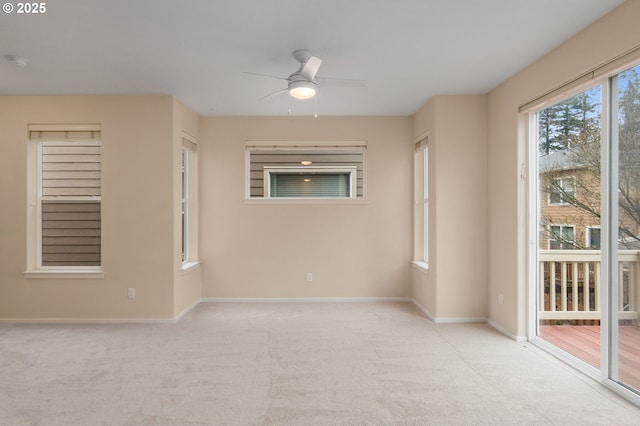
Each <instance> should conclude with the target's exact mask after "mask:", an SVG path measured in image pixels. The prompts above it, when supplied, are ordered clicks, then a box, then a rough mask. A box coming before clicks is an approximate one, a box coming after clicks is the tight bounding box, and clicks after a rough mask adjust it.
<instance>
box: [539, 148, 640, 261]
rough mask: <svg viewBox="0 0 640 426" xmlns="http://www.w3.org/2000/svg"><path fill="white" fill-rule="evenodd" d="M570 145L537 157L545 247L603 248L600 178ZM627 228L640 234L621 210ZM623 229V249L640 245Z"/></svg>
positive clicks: (540, 244) (542, 235) (635, 225)
mask: <svg viewBox="0 0 640 426" xmlns="http://www.w3.org/2000/svg"><path fill="white" fill-rule="evenodd" d="M577 157H578V155H577V154H576V153H575V152H573V151H571V150H570V149H564V150H561V151H556V152H552V153H550V154H547V155H542V156H540V157H539V158H538V170H539V173H540V242H539V246H540V248H541V249H542V250H546V249H549V250H571V249H583V250H585V249H586V250H600V216H599V212H600V179H599V178H598V177H597V176H596V175H597V174H596V173H594V172H593V170H590V169H589V166H588V165H586V164H582V163H580V162H579V161H578V160H577ZM619 214H620V218H621V219H620V221H621V225H622V227H623V228H624V229H626V230H628V231H630V232H631V233H632V234H633V235H640V224H639V223H638V222H637V221H636V220H634V219H633V218H632V217H630V215H629V214H626V212H624V211H620V213H619ZM639 248H640V247H638V242H637V239H634V238H629V235H625V234H624V232H621V235H620V249H639Z"/></svg>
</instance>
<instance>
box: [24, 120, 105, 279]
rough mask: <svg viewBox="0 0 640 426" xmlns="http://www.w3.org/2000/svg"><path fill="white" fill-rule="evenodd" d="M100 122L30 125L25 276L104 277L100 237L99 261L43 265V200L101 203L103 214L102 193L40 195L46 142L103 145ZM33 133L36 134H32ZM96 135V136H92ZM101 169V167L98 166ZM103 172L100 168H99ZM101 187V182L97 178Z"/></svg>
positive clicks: (41, 192) (101, 226)
mask: <svg viewBox="0 0 640 426" xmlns="http://www.w3.org/2000/svg"><path fill="white" fill-rule="evenodd" d="M47 132H52V134H55V135H59V134H63V132H67V133H66V134H67V135H69V134H72V133H74V132H83V133H87V134H88V135H91V136H90V137H88V138H82V137H80V138H77V137H71V136H68V137H67V138H63V139H61V138H59V137H58V138H48V137H47V136H46V134H47ZM100 132H101V130H100V125H92V124H87V125H55V124H53V125H37V124H34V125H29V135H30V136H29V141H28V143H27V156H28V158H29V162H28V167H27V197H28V199H29V200H30V202H29V204H30V207H31V208H30V209H29V210H28V213H27V267H26V270H25V271H24V272H23V276H24V277H25V278H65V279H66V278H84V279H86V278H104V272H103V266H104V265H103V250H102V238H101V240H100V247H101V248H100V265H95V266H85V265H65V266H61V265H43V253H42V251H43V241H42V238H43V232H42V225H43V224H42V221H43V208H42V204H43V201H61V202H64V201H69V202H71V203H73V202H89V203H93V202H96V203H100V212H101V215H102V211H103V201H102V195H99V196H96V195H92V196H66V195H65V196H45V195H43V189H42V188H43V162H42V159H43V149H44V146H45V143H48V142H50V143H60V142H63V143H64V142H68V143H76V142H77V143H83V144H85V145H86V144H89V145H95V146H98V147H100V148H102V139H101V137H100ZM33 134H38V135H39V136H37V137H33V136H32V135H33ZM95 135H97V136H95ZM102 163H103V158H102V150H100V164H101V165H102ZM100 170H102V167H100ZM101 174H102V172H101ZM100 187H101V188H102V182H100ZM100 230H101V232H100V233H101V235H102V230H103V223H102V219H101V223H100Z"/></svg>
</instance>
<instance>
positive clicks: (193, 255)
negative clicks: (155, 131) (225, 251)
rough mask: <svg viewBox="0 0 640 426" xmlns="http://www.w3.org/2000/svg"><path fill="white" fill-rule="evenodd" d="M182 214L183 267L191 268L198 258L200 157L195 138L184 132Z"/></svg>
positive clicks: (181, 183)
mask: <svg viewBox="0 0 640 426" xmlns="http://www.w3.org/2000/svg"><path fill="white" fill-rule="evenodd" d="M180 165H181V167H180V215H181V223H180V225H181V245H180V246H181V253H180V259H181V261H182V269H183V270H185V269H189V268H190V267H191V266H193V265H195V264H196V263H197V258H198V256H197V255H198V253H197V251H198V243H197V240H198V229H197V224H198V216H197V210H198V209H197V194H198V185H197V184H198V169H197V166H198V158H197V144H196V140H195V138H193V137H191V136H190V135H188V134H186V133H183V135H182V154H181V162H180Z"/></svg>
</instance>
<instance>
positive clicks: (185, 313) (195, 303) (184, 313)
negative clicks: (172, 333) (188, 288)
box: [173, 299, 202, 322]
mask: <svg viewBox="0 0 640 426" xmlns="http://www.w3.org/2000/svg"><path fill="white" fill-rule="evenodd" d="M201 302H202V299H197V300H196V301H195V302H193V303H192V304H191V305H189V306H187V307H186V308H185V309H184V310H183V311H182V312H180V313H179V314H178V315H177V316H176V317H174V318H173V321H174V322H178V321H180V320H181V319H182V318H184V317H185V315H187V314H188V313H189V312H191V311H193V310H194V309H195V307H196V306H198V305H199V304H200V303H201Z"/></svg>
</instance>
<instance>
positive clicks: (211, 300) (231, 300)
mask: <svg viewBox="0 0 640 426" xmlns="http://www.w3.org/2000/svg"><path fill="white" fill-rule="evenodd" d="M200 301H201V302H203V303H298V302H302V303H314V302H317V303H331V302H333V303H345V302H349V303H352V302H353V303H363V302H364V303H367V302H369V303H373V302H410V301H411V299H410V298H408V297H264V298H254V297H251V298H244V297H238V298H235V297H203V298H202V299H200Z"/></svg>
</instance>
